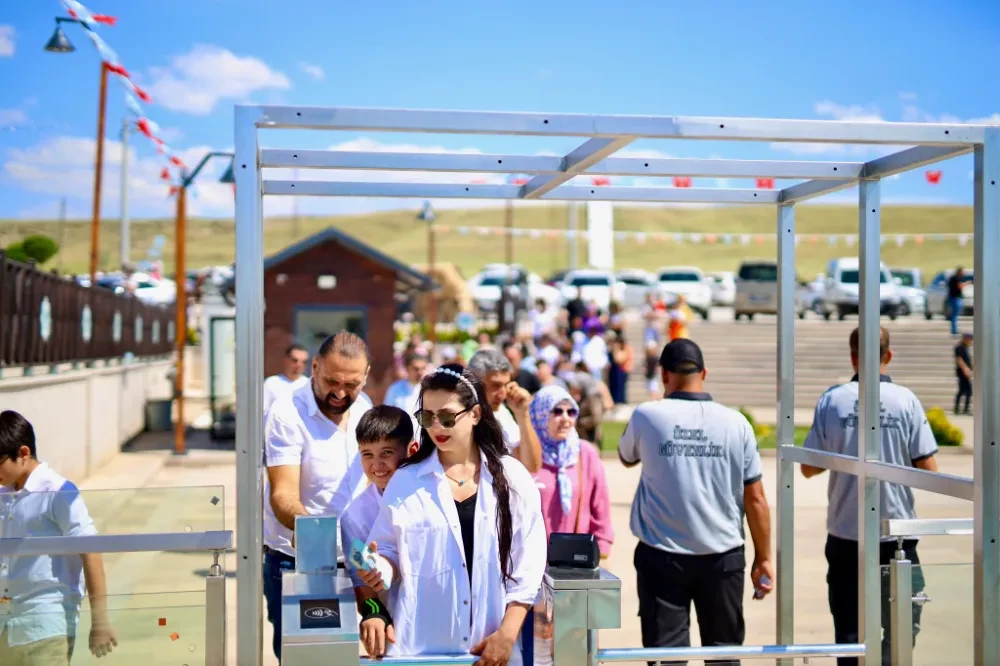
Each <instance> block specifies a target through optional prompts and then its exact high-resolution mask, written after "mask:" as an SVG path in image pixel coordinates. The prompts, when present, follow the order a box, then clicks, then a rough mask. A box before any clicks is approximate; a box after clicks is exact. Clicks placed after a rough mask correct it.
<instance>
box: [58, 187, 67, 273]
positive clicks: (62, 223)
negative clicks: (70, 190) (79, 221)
mask: <svg viewBox="0 0 1000 666" xmlns="http://www.w3.org/2000/svg"><path fill="white" fill-rule="evenodd" d="M58 243H59V272H60V273H61V272H62V270H63V257H64V256H65V249H66V248H65V246H66V197H63V198H62V199H60V200H59V240H58Z"/></svg>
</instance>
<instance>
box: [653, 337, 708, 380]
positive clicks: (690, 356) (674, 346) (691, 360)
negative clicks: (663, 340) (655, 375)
mask: <svg viewBox="0 0 1000 666" xmlns="http://www.w3.org/2000/svg"><path fill="white" fill-rule="evenodd" d="M660 367H661V368H663V369H664V370H666V371H667V372H673V373H675V374H678V375H691V374H694V373H696V372H703V371H704V370H705V357H703V356H702V355H701V347H699V346H698V344H697V343H696V342H694V341H693V340H688V339H687V338H677V339H676V340H672V341H671V342H670V343H668V344H667V346H666V347H664V348H663V353H661V354H660Z"/></svg>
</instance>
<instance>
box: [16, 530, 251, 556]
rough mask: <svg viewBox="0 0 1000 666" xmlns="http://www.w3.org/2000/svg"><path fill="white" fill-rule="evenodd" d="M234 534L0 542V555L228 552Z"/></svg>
mask: <svg viewBox="0 0 1000 666" xmlns="http://www.w3.org/2000/svg"><path fill="white" fill-rule="evenodd" d="M232 546H233V533H232V532H226V531H221V530H219V531H211V532H167V533H161V534H95V535H93V536H57V537H24V538H20V539H13V538H9V539H0V556H4V557H37V556H39V555H79V554H80V553H146V552H156V551H164V552H193V551H205V552H208V551H212V550H229V549H230V548H232Z"/></svg>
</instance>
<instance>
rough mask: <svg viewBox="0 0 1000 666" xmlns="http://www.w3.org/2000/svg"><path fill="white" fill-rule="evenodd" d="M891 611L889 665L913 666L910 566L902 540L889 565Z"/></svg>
mask: <svg viewBox="0 0 1000 666" xmlns="http://www.w3.org/2000/svg"><path fill="white" fill-rule="evenodd" d="M889 589H890V590H891V595H892V597H891V599H890V602H891V604H892V606H891V609H890V624H889V634H890V636H889V641H890V644H891V646H892V666H912V665H913V563H912V562H910V561H909V560H908V559H906V553H905V552H904V551H903V540H902V539H900V540H899V550H897V551H896V556H895V557H894V558H892V560H890V562H889Z"/></svg>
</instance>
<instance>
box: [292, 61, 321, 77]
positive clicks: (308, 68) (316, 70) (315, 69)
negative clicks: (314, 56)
mask: <svg viewBox="0 0 1000 666" xmlns="http://www.w3.org/2000/svg"><path fill="white" fill-rule="evenodd" d="M299 69H301V70H302V71H303V72H305V73H306V75H308V76H309V77H310V78H312V79H313V80H314V81H322V80H323V79H325V78H326V72H324V71H323V68H322V67H320V66H319V65H310V64H309V63H307V62H300V63H299Z"/></svg>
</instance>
